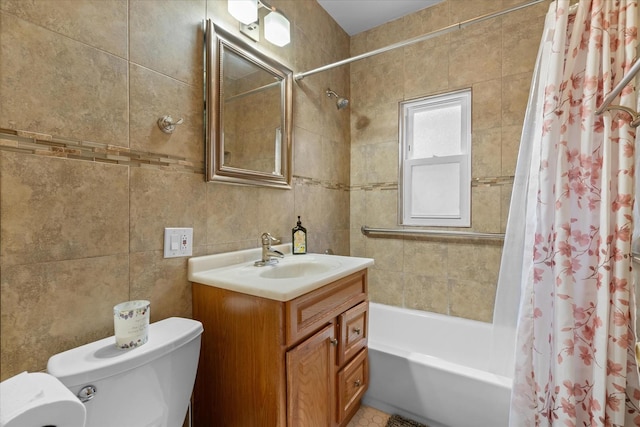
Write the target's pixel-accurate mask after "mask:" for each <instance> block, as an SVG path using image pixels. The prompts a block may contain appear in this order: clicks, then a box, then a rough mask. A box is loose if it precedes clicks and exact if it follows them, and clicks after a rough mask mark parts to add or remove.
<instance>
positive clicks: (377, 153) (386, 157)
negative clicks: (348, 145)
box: [365, 140, 398, 182]
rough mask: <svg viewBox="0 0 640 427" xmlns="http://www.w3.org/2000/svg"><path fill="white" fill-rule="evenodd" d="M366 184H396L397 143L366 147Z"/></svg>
mask: <svg viewBox="0 0 640 427" xmlns="http://www.w3.org/2000/svg"><path fill="white" fill-rule="evenodd" d="M365 155H366V156H367V182H398V141H397V140H396V141H391V142H383V143H380V144H371V145H368V146H367V150H366V154H365Z"/></svg>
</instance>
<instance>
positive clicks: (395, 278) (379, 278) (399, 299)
mask: <svg viewBox="0 0 640 427" xmlns="http://www.w3.org/2000/svg"><path fill="white" fill-rule="evenodd" d="M369 301H371V302H378V303H380V304H387V305H395V306H399V307H403V306H404V279H403V273H401V272H396V271H388V270H377V269H375V268H374V269H369Z"/></svg>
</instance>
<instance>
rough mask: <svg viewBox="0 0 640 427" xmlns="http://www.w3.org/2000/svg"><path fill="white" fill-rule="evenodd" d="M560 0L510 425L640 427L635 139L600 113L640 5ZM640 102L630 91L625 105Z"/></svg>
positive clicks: (632, 39) (628, 52)
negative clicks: (633, 266)
mask: <svg viewBox="0 0 640 427" xmlns="http://www.w3.org/2000/svg"><path fill="white" fill-rule="evenodd" d="M569 6H570V5H569V1H568V0H558V1H556V2H554V3H552V4H551V6H550V9H549V15H548V16H547V22H546V25H547V26H548V28H547V29H546V30H545V35H546V36H545V38H544V39H543V41H542V43H543V46H542V47H541V50H542V51H543V52H545V53H544V59H543V60H542V69H541V70H540V71H539V73H540V75H539V83H540V88H541V89H542V92H541V96H542V97H543V98H542V100H543V102H542V108H541V111H540V114H541V115H542V116H541V118H540V117H538V118H537V122H539V123H540V128H539V129H538V132H534V140H533V143H532V144H533V151H532V157H531V168H530V176H529V189H528V191H529V194H533V195H535V196H534V197H536V198H537V202H536V203H531V204H529V206H530V208H528V211H527V213H526V225H525V228H526V236H530V237H529V238H528V239H525V249H524V254H525V257H524V258H525V259H524V263H523V275H522V276H523V280H522V289H521V290H522V297H521V298H522V299H521V307H520V314H519V320H518V330H517V338H516V356H515V365H516V369H515V378H514V386H513V392H512V402H511V414H510V426H512V427H516V426H517V427H531V426H552V425H553V426H634V425H636V426H640V408H639V406H638V405H639V401H640V385H639V379H638V367H637V363H636V359H635V326H634V323H635V301H634V297H633V285H632V278H631V277H632V276H631V257H630V253H631V234H632V232H633V213H632V209H633V203H634V197H635V190H634V139H635V129H633V128H631V127H630V126H629V125H628V123H629V117H628V116H627V115H626V114H624V113H622V114H618V113H613V112H608V113H605V114H603V115H601V116H598V115H596V114H595V111H596V109H597V107H598V106H599V105H600V104H601V103H602V100H603V98H604V95H606V94H607V93H609V92H610V91H611V89H613V87H614V86H615V85H616V83H617V82H618V81H620V80H621V78H622V76H623V75H624V73H625V72H626V71H627V70H628V69H629V68H630V67H631V65H632V63H633V61H634V60H635V58H636V49H637V21H638V8H637V1H635V0H634V1H631V0H626V1H623V0H621V1H616V0H580V2H579V4H578V6H577V10H576V11H575V13H573V11H571V12H572V13H570V10H569ZM614 102H615V103H619V104H620V105H625V106H628V107H631V108H635V106H636V93H635V90H633V89H631V88H630V87H628V88H627V89H625V90H624V91H623V92H622V94H621V96H620V99H619V100H616V101H614Z"/></svg>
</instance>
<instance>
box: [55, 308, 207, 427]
mask: <svg viewBox="0 0 640 427" xmlns="http://www.w3.org/2000/svg"><path fill="white" fill-rule="evenodd" d="M202 331H203V328H202V324H201V323H200V322H198V321H196V320H192V319H183V318H178V317H172V318H169V319H165V320H161V321H159V322H155V323H152V324H151V325H149V340H148V341H147V343H145V344H144V345H142V346H140V347H136V348H132V349H128V350H122V349H119V348H117V347H116V345H115V337H113V336H112V337H109V338H105V339H102V340H100V341H96V342H93V343H89V344H86V345H83V346H81V347H77V348H73V349H71V350H68V351H65V352H63V353H59V354H56V355H54V356H52V357H51V358H50V359H49V362H48V364H47V371H48V373H49V374H51V375H53V376H54V377H56V378H57V379H58V380H59V381H60V382H61V383H62V384H64V385H65V386H66V387H67V388H68V389H69V390H70V391H71V392H72V393H73V394H74V395H76V396H78V398H79V399H81V400H82V401H84V406H85V408H86V412H87V418H86V423H85V427H115V426H119V427H120V426H136V427H181V426H182V425H183V422H184V419H185V415H186V413H187V409H188V407H189V399H190V396H191V393H192V391H193V384H194V381H195V377H196V370H197V367H198V358H199V355H200V337H201V334H202Z"/></svg>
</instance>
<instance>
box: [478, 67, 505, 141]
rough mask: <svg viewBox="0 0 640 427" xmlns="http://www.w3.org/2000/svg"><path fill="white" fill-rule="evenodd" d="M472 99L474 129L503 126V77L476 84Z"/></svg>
mask: <svg viewBox="0 0 640 427" xmlns="http://www.w3.org/2000/svg"><path fill="white" fill-rule="evenodd" d="M471 101H472V106H471V114H472V123H473V130H474V131H478V130H483V129H493V128H499V127H500V126H502V79H493V80H487V81H484V82H479V83H476V84H474V85H473V87H472V92H471ZM474 142H475V141H474Z"/></svg>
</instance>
